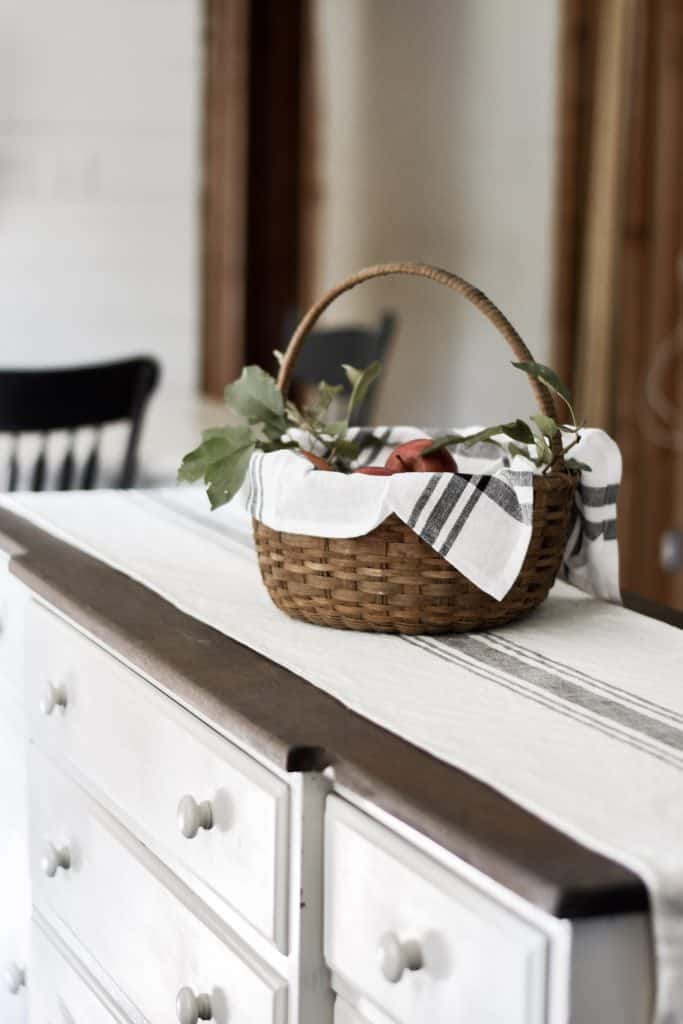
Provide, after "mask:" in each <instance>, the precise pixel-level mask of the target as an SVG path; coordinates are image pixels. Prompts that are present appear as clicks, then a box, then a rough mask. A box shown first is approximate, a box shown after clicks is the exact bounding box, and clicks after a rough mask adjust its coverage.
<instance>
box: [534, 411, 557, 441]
mask: <svg viewBox="0 0 683 1024" xmlns="http://www.w3.org/2000/svg"><path fill="white" fill-rule="evenodd" d="M530 419H532V420H533V421H534V423H535V424H536V426H537V427H538V429H539V430H540V431H541V432H542V433H543V435H544V437H548V438H550V439H551V440H552V438H553V437H555V434H556V433H557V432H558V430H559V429H560V428H559V427H558V425H557V423H556V422H555V420H554V419H553V418H552V416H544V415H543V413H542V412H537V413H536V414H535V415H533V416H531V417H530Z"/></svg>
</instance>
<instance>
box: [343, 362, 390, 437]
mask: <svg viewBox="0 0 683 1024" xmlns="http://www.w3.org/2000/svg"><path fill="white" fill-rule="evenodd" d="M381 368H382V367H381V364H380V363H378V362H377V361H375V362H374V363H370V365H369V366H366V368H365V369H364V370H357V369H356V368H355V366H349V365H348V363H342V369H343V370H344V373H345V374H346V377H347V379H348V382H349V384H350V385H351V397H350V398H349V405H348V408H347V410H346V421H347V423H349V422H350V420H351V417H352V416H353V414H354V412H355V411H356V409H358V408H359V406H361V405H362V403H363V401H364V400H365V398H366V396H367V393H368V391H369V390H370V387H371V385H372V384H373V383H374V382H375V380H376V379H377V377H378V376H379V372H380V370H381Z"/></svg>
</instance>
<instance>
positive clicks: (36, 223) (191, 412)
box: [0, 0, 683, 608]
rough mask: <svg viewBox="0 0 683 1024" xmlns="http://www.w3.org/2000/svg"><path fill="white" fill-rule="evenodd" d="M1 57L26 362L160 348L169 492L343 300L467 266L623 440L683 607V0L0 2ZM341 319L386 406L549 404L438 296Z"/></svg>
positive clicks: (10, 338)
mask: <svg viewBox="0 0 683 1024" xmlns="http://www.w3.org/2000/svg"><path fill="white" fill-rule="evenodd" d="M0 47H1V49H0V371H7V370H11V369H13V368H14V369H16V368H21V369H34V370H38V369H41V370H42V369H46V368H53V367H57V366H60V367H64V366H76V365H83V364H88V363H97V362H101V361H105V360H114V359H123V358H128V357H133V356H142V355H145V356H147V355H148V356H152V357H155V359H156V360H157V361H158V363H159V364H160V368H161V377H160V383H159V386H158V388H157V390H156V391H155V392H154V393H153V394H152V396H151V398H150V401H149V405H148V409H147V416H146V423H145V427H144V430H143V433H142V440H141V443H140V448H139V453H138V467H137V468H138V475H137V479H138V483H139V484H141V485H150V484H156V483H165V482H168V481H169V480H171V479H172V478H173V474H174V469H175V467H176V465H177V463H178V461H179V459H180V457H181V456H182V455H183V454H184V452H185V451H187V450H188V449H189V448H191V447H193V446H194V444H195V443H196V441H197V439H198V435H199V431H200V429H201V428H202V427H206V426H211V425H214V424H216V423H220V422H222V420H223V419H224V413H223V410H222V408H221V404H220V401H219V399H220V396H221V394H222V390H223V387H224V385H225V384H226V383H227V382H228V381H230V380H232V379H233V378H234V377H235V376H237V375H238V373H239V371H240V368H241V366H242V364H243V363H245V362H259V363H261V364H262V365H264V366H265V367H266V368H267V369H269V370H271V371H273V370H274V368H275V367H274V362H273V359H272V350H273V348H276V347H277V348H282V347H283V346H284V344H285V343H286V336H287V332H288V330H289V329H291V326H292V324H293V323H295V322H296V316H297V314H300V313H301V312H302V311H304V310H305V309H306V308H307V306H308V305H309V304H310V303H311V302H312V301H314V300H315V299H316V298H317V297H319V296H320V295H321V294H322V293H323V292H324V291H325V290H326V289H327V288H329V287H330V286H332V285H333V284H334V283H336V282H337V281H338V280H340V279H341V278H343V277H345V276H346V275H347V274H349V273H351V272H353V271H354V270H357V269H359V268H360V267H362V266H365V265H368V264H372V263H378V262H384V261H393V260H420V261H425V262H429V263H435V264H437V265H441V266H444V267H446V268H448V269H450V270H454V271H456V272H457V273H459V274H461V275H462V276H464V277H466V278H467V279H469V280H471V281H472V282H473V283H475V284H476V285H478V286H479V287H480V288H482V289H483V290H484V291H485V292H486V293H487V294H488V295H489V296H490V297H491V298H492V299H493V300H494V301H495V302H496V303H497V304H498V305H499V306H500V307H501V308H502V309H503V311H504V312H505V313H506V314H507V315H508V316H509V318H510V319H511V320H512V322H513V323H514V324H515V326H516V327H517V328H518V330H519V331H520V333H521V334H522V336H523V337H524V338H525V340H526V342H527V344H528V345H529V347H530V348H531V350H532V352H533V353H534V355H535V357H536V358H537V359H538V360H539V361H541V362H545V363H550V364H551V365H553V366H555V367H556V368H557V369H558V370H559V371H560V372H561V374H562V375H563V377H564V378H565V379H566V380H567V381H568V382H569V383H570V385H571V386H572V388H573V391H574V393H575V398H576V401H575V406H576V408H577V411H578V413H579V414H580V415H581V416H583V417H585V418H586V419H587V420H588V422H589V423H590V424H591V425H596V426H602V427H604V428H606V429H608V430H609V431H610V432H611V433H612V434H613V435H614V436H615V437H616V438H617V440H618V441H619V444H620V445H621V448H622V452H623V455H624V467H625V473H624V484H623V487H622V490H621V495H620V506H619V529H620V541H621V546H622V566H623V570H622V583H623V586H624V587H625V588H626V589H627V590H629V591H632V592H634V593H636V594H640V595H642V596H643V597H645V598H648V599H651V600H655V601H658V602H660V603H662V604H666V605H669V606H671V607H677V608H683V413H682V412H681V410H682V408H683V404H682V401H681V399H682V397H683V372H682V370H681V350H682V348H683V308H682V305H681V300H682V297H683V257H682V255H681V253H682V251H683V246H682V244H681V242H682V234H683V218H682V216H681V214H682V207H683V57H682V54H683V4H681V2H680V0H515V2H514V3H510V2H509V0H59V3H54V2H50V0H0ZM383 316H385V320H384V321H382V317H383ZM323 326H324V327H326V328H327V329H328V330H329V329H331V328H333V327H334V328H336V329H337V334H336V335H335V334H334V333H333V334H331V335H329V338H327V339H326V336H325V335H321V336H320V338H319V339H316V340H317V342H318V348H319V349H320V350H321V351H322V350H323V349H324V346H325V341H326V340H330V339H334V338H335V337H336V338H337V341H339V337H340V334H341V335H342V336H343V335H344V332H345V331H348V329H350V328H352V327H356V328H357V327H362V328H363V330H364V332H365V333H364V334H363V333H358V332H357V334H356V336H355V340H356V342H357V341H358V340H359V338H360V339H361V340H362V339H363V338H366V339H367V344H368V351H370V349H371V348H372V346H373V345H375V346H376V347H377V346H379V350H380V351H381V352H382V354H383V362H384V370H383V374H382V378H381V382H380V384H379V386H378V389H377V393H376V395H375V396H374V401H373V404H372V408H371V409H370V410H368V411H369V414H370V415H371V418H372V420H373V421H374V422H376V423H411V424H420V425H439V426H446V425H464V424H470V423H483V424H488V423H492V422H499V421H501V420H503V419H507V418H510V417H512V416H515V415H524V416H525V415H528V414H529V413H530V412H531V411H533V404H532V399H531V392H530V391H529V390H528V385H527V383H526V380H525V378H524V377H523V376H522V375H520V374H519V373H518V372H517V371H515V370H513V369H512V368H511V367H510V360H509V356H508V353H507V352H506V351H505V350H504V348H503V343H502V341H500V339H498V337H497V336H496V335H495V334H494V332H493V330H492V328H491V327H490V325H489V324H488V323H487V322H486V321H484V320H482V319H481V318H480V317H478V316H477V314H476V313H475V312H473V311H472V310H470V309H468V308H467V307H466V306H465V304H464V302H463V301H462V300H460V299H458V298H457V297H456V296H454V295H453V294H452V293H450V292H448V291H445V290H444V289H442V288H439V287H438V286H436V285H434V284H433V283H431V282H426V281H421V280H414V279H408V278H385V279H382V280H380V281H374V282H371V283H369V284H366V285H364V286H363V287H361V288H358V289H356V290H354V291H353V292H352V293H350V294H348V295H346V296H344V297H343V298H342V299H340V300H339V302H338V303H336V304H335V305H334V306H333V307H332V309H331V310H330V311H329V313H328V314H327V316H326V319H325V322H324V325H323ZM342 340H343V337H342ZM363 343H365V342H363ZM334 344H336V342H335V343H334ZM330 346H331V347H330V351H335V352H336V349H335V348H334V346H333V345H332V341H330ZM312 351H313V350H312V348H311V352H310V354H309V356H308V363H310V364H311V367H312V369H311V372H312V373H313V372H314V371H315V367H316V363H315V359H314V357H313V355H312ZM373 351H374V350H373ZM321 358H323V357H321ZM370 358H372V356H369V358H368V361H370ZM328 359H329V357H328ZM335 359H336V360H337V361H339V357H338V356H336V355H335ZM308 363H307V369H308ZM318 375H319V376H323V375H324V373H319V374H318ZM0 376H1V374H0ZM0 401H1V399H0ZM1 412H2V410H1V409H0V420H2V415H1ZM2 425H3V426H4V428H5V429H7V428H8V425H9V426H11V424H9V421H7V422H4V421H3V423H2ZM10 433H11V431H10ZM114 434H115V430H114ZM13 436H14V435H12V437H13ZM14 443H15V442H14V440H12V441H11V444H10V454H9V455H8V458H9V459H11V458H12V451H14V448H12V445H13V444H14ZM109 443H110V444H113V443H114V442H109ZM101 461H102V462H103V463H105V464H106V461H107V456H106V454H105V455H102V456H101ZM53 482H54V481H53ZM48 483H49V481H48ZM26 485H27V486H28V483H27V484H26ZM42 485H43V486H46V485H47V484H46V482H45V480H43V481H42Z"/></svg>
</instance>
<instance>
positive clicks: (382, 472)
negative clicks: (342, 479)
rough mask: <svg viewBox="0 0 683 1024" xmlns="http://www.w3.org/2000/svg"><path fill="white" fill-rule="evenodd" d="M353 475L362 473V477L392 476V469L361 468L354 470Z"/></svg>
mask: <svg viewBox="0 0 683 1024" xmlns="http://www.w3.org/2000/svg"><path fill="white" fill-rule="evenodd" d="M353 472H354V473H363V474H364V476H393V475H394V471H393V469H387V467H386V466H361V467H360V469H354V471H353Z"/></svg>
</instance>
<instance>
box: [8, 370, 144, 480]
mask: <svg viewBox="0 0 683 1024" xmlns="http://www.w3.org/2000/svg"><path fill="white" fill-rule="evenodd" d="M158 380H159V364H158V362H157V361H156V360H155V359H151V358H147V357H144V358H139V359H126V360H122V361H120V362H113V363H99V364H95V365H92V366H77V367H66V368H59V369H49V370H1V371H0V433H7V434H10V435H11V436H12V439H13V443H12V447H11V451H10V455H9V466H8V480H7V490H9V491H14V490H16V489H17V484H18V481H19V454H18V452H19V439H20V437H21V435H22V434H26V433H32V434H38V435H42V442H41V444H40V448H39V452H38V455H37V457H36V461H35V463H34V465H33V469H32V471H31V480H30V486H29V488H27V489H29V490H33V491H40V490H43V488H44V486H45V480H46V474H47V459H48V455H47V443H48V437H49V435H50V434H51V433H52V432H54V431H67V432H68V433H70V435H71V437H70V443H69V445H68V447H67V451H66V454H65V455H64V458H63V460H62V463H61V465H60V467H59V470H58V474H57V488H58V489H59V490H70V489H71V488H72V487H78V488H80V489H83V490H90V489H92V488H93V487H95V485H96V481H97V475H98V470H99V458H100V456H99V443H100V437H101V428H102V427H103V426H105V425H106V424H108V423H114V422H116V421H121V420H125V421H130V429H129V432H128V439H127V443H126V445H125V451H124V454H123V461H122V465H121V469H120V472H119V473H118V477H117V480H116V485H117V486H118V487H131V486H132V485H133V482H134V480H135V469H136V452H137V447H138V441H139V439H140V431H141V428H142V421H143V416H144V412H145V407H146V405H147V400H148V399H149V397H150V395H151V394H152V392H153V391H154V388H155V387H156V385H157V382H158ZM86 427H90V428H95V433H94V436H93V441H92V445H91V447H90V451H89V454H88V456H87V458H86V459H85V463H84V465H83V467H82V471H81V472H80V473H79V472H78V467H77V465H76V458H75V453H74V444H75V438H76V433H77V431H78V430H79V429H83V428H86Z"/></svg>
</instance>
